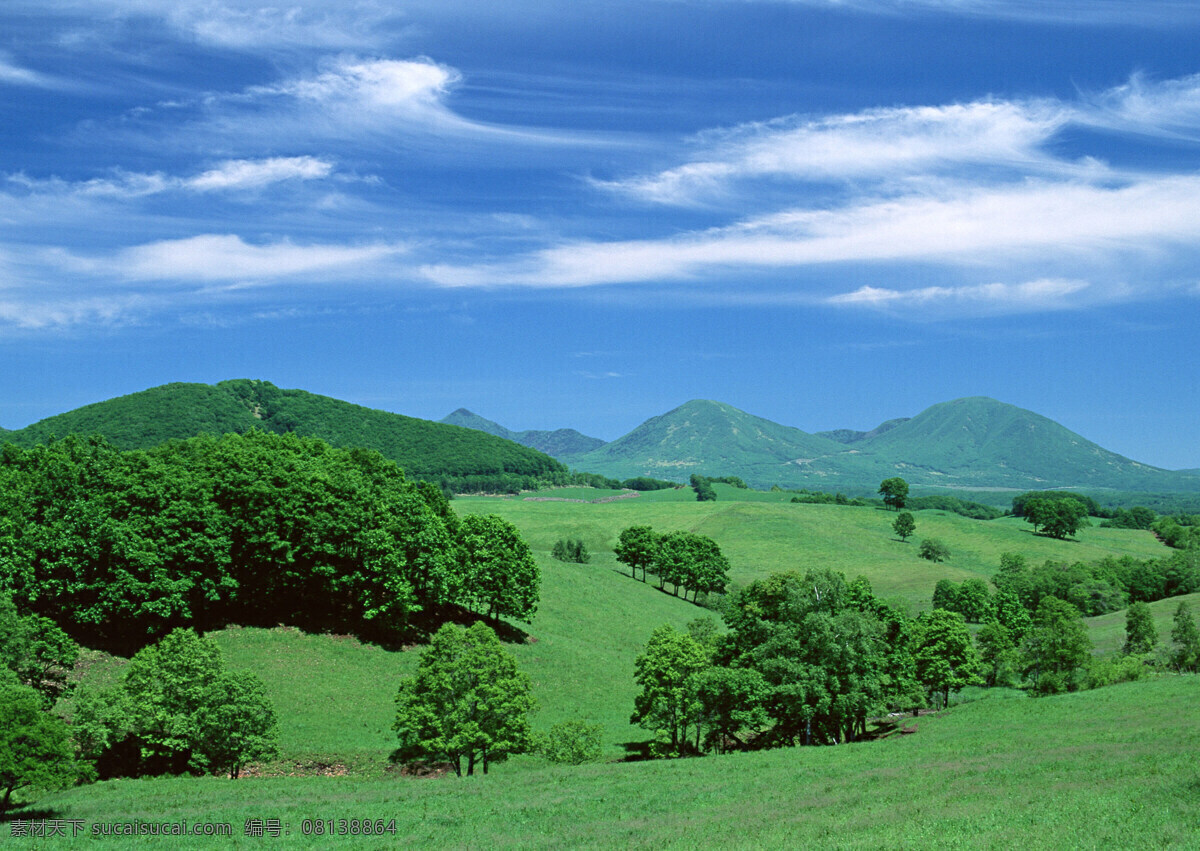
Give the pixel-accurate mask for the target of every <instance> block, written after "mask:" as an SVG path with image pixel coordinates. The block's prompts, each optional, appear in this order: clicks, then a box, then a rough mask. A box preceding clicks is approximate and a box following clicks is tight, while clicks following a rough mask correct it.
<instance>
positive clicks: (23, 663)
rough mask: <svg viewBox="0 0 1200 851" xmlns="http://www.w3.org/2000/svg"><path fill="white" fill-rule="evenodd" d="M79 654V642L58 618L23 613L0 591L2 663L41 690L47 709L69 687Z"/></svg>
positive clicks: (22, 681)
mask: <svg viewBox="0 0 1200 851" xmlns="http://www.w3.org/2000/svg"><path fill="white" fill-rule="evenodd" d="M78 658H79V646H78V645H77V644H76V643H75V642H74V641H72V640H71V639H70V637H69V636H68V635H67V634H66V633H65V632H63V631H62V630H61V629H59V628H58V626H57V625H56V624H55V623H54V621H52V620H50V619H49V618H44V617H40V616H38V615H25V616H22V615H19V614H18V613H17V608H16V606H15V605H13V602H12V599H11V598H10V597H8V596H7V595H0V667H6V668H8V669H9V670H10V671H12V672H13V673H14V674H16V676H17V680H18V681H19V682H20V683H21V684H22V685H26V686H29V687H30V688H32V689H34V690H35V691H37V692H38V693H40V694H41V695H42V700H43V702H44V703H45V705H46V708H47V709H49V708H50V707H51V706H53V705H54V702H55V701H56V700H58V698H59V697H60V696H61V695H62V694H63V693H64V692H65V691H66V690H67V674H68V673H69V672H70V671H71V669H72V668H74V666H75V660H76V659H78Z"/></svg>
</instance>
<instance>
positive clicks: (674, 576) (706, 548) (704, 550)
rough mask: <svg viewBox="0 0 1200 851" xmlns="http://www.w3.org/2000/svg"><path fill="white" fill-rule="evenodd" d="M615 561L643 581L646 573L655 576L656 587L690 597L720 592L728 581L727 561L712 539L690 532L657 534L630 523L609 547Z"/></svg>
mask: <svg viewBox="0 0 1200 851" xmlns="http://www.w3.org/2000/svg"><path fill="white" fill-rule="evenodd" d="M613 551H614V552H615V553H616V555H617V561H620V562H622V563H623V564H625V565H628V567H629V570H630V575H631V576H632V577H633V578H634V579H637V578H638V575H637V574H638V571H639V570H641V572H642V575H641V580H642V581H643V582H645V581H646V574H647V573H652V574H654V575H655V576H657V577H658V587H659V588H660V589H662V590H666V586H667V585H668V584H669V585H670V586H671V593H673V594H674V595H675V596H679V594H680V592H681V591H682V592H683V598H684V599H685V600H686V599H687V594H688V592H689V591H691V592H692V600H693V601H695V600H697V599H698V595H699V594H721V593H724V591H725V586H726V585H727V584H728V582H729V560H728V559H726V558H725V556H724V555H723V554H722V553H721V548H720V547H719V546H717V543H716V541H714V540H713V539H712V538H709V537H708V536H707V535H698V534H696V533H694V532H684V531H676V532H667V533H666V534H662V535H660V534H657V533H656V532H655V531H654V530H653V529H652V528H650V527H649V526H630V527H628V528H627V529H624V530H623V531H622V532H621V534H620V537H619V538H618V539H617V546H616V547H615V548H614V550H613Z"/></svg>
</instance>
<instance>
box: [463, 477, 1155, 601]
mask: <svg viewBox="0 0 1200 851" xmlns="http://www.w3.org/2000/svg"><path fill="white" fill-rule="evenodd" d="M717 488H718V499H717V500H716V501H715V502H696V501H695V499H694V497H693V496H691V494H692V491H691V490H690V489H686V488H685V489H684V490H681V491H675V490H667V491H655V492H652V493H644V494H642V495H640V496H638V497H635V498H631V499H624V500H618V501H616V502H611V503H604V504H599V505H584V504H579V503H563V502H528V501H523V500H515V499H497V498H487V497H479V498H461V499H458V500H455V503H454V504H455V506H456V510H458V511H459V512H460V513H466V512H480V513H483V512H486V513H495V514H499V515H501V516H503V517H505V518H506V519H508V520H509V521H511V522H513V523H515V524H516V525H517V526H518V527H519V528H520V529H521V532H522V534H523V535H524V536H525V539H526V540H527V541H529V543H530V546H532V547H533V548H534V549H535V550H544V551H547V552H548V551H549V550H550V548H551V547H553V546H554V542H555V541H556V540H558V539H559V538H562V537H572V538H582V539H583V541H584V543H585V544H587V547H588V550H589V551H590V552H591V553H593V561H594V562H597V563H604V562H603V559H605V558H607V559H610V560H611V559H612V555H611V553H612V548H613V546H614V545H615V544H616V541H617V536H618V535H619V534H620V533H621V530H622V529H624V528H626V527H628V526H632V525H635V524H648V525H650V526H653V527H654V528H655V529H656V530H657V531H660V532H666V531H671V530H674V529H687V530H689V531H693V532H699V533H701V534H705V535H709V536H710V537H712V538H713V539H714V540H716V541H717V543H718V544H720V546H721V549H722V551H723V552H724V553H725V554H726V555H727V556H728V557H729V560H730V562H731V565H732V571H731V576H732V579H733V580H734V581H735V582H740V583H746V582H750V581H752V580H754V579H759V578H762V577H765V576H767V575H769V574H771V573H774V572H776V571H780V570H800V571H804V570H807V569H810V568H818V567H829V568H832V569H834V570H839V571H841V572H843V573H844V574H846V576H847V578H850V579H852V578H854V577H856V576H859V575H862V576H866V577H867V578H868V579H869V580H870V581H871V584H872V586H874V588H875V590H876V592H877V593H879V594H880V595H882V596H884V597H899V598H902V599H904V600H906V601H907V602H908V603H909V604H910V605H911V606H912V607H914V608H915V609H923V608H927V607H928V606H929V602H930V599H931V597H932V594H933V587H934V585H935V584H936V583H937V580H939V579H943V578H946V579H952V580H954V581H956V582H961V581H962V580H964V579H968V578H971V577H984V578H987V577H990V576H991V575H992V573H994V572H995V570H996V568H997V567H998V566H999V564H1000V554H1001V553H1003V552H1016V553H1021V554H1023V555H1025V557H1026V558H1027V559H1028V561H1029V562H1030V563H1033V564H1040V563H1041V562H1043V561H1046V560H1047V559H1052V560H1055V561H1070V562H1074V561H1092V560H1099V559H1101V558H1103V557H1104V556H1106V555H1112V556H1116V557H1120V556H1123V555H1131V556H1134V557H1136V558H1149V557H1157V556H1165V555H1168V554H1169V553H1170V551H1169V550H1168V549H1167V548H1166V547H1164V546H1163V545H1162V544H1160V543H1159V542H1158V541H1157V540H1156V539H1155V538H1154V536H1153V535H1152V534H1151V533H1150V532H1143V531H1136V530H1129V529H1103V528H1100V527H1098V526H1095V527H1092V528H1088V529H1084V530H1082V531H1081V532H1080V533H1079V538H1078V540H1068V541H1058V540H1054V539H1052V538H1046V537H1043V536H1040V535H1034V534H1033V532H1032V527H1030V525H1029V524H1028V523H1026V522H1024V521H1023V520H1020V519H1018V518H1013V517H1003V518H999V519H997V520H987V521H984V520H972V519H970V518H967V517H962V516H961V515H957V514H952V513H949V512H945V511H920V512H916V522H917V531H916V534H915V535H914V536H913V537H912V538H910V539H909V540H908V541H907V542H902V541H900V540H899V539H897V538H896V536H895V533H894V532H893V531H892V523H893V522H894V521H895V518H896V514H895V512H891V511H884V510H881V509H878V508H873V507H867V508H864V507H855V506H841V505H811V504H793V503H789V502H787V501H786V500H787V499H790V498H791V497H790V495H788V494H779V493H771V492H763V491H741V490H737V489H735V488H732V487H729V486H728V485H718V486H717ZM680 495H687V498H685V499H681V498H680ZM734 495H736V496H737V499H736V500H735V499H734ZM749 496H753V497H754V499H753V500H751V499H742V497H749ZM780 498H786V499H780ZM922 538H940V539H942V540H943V541H944V542H945V543H946V544H947V546H949V548H950V553H951V556H950V559H949V561H947V562H945V563H942V564H934V563H932V562H929V561H926V560H925V559H922V558H920V557H919V556H918V555H917V547H918V544H919V542H920V540H921V539H922ZM609 563H612V564H614V565H615V562H612V561H610V562H609Z"/></svg>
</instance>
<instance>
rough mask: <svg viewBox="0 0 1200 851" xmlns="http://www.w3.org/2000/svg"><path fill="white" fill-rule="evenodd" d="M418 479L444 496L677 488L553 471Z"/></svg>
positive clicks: (647, 480)
mask: <svg viewBox="0 0 1200 851" xmlns="http://www.w3.org/2000/svg"><path fill="white" fill-rule="evenodd" d="M416 478H418V479H422V480H425V481H429V482H432V483H434V484H437V485H438V486H439V487H440V488H441V489H442V491H443V492H444V493H447V494H456V493H461V494H468V493H485V494H493V493H506V494H517V493H522V492H524V491H536V490H544V489H547V488H559V487H588V488H597V489H601V490H635V491H656V490H667V489H669V488H677V487H680V485H679V483H678V482H668V481H664V480H663V479H652V478H650V477H648V476H635V477H633V478H629V479H610V478H608V477H607V476H601V475H599V474H597V473H579V472H565V471H556V472H551V473H540V474H538V475H516V474H513V473H497V474H487V475H483V474H476V475H469V476H427V475H418V476H416Z"/></svg>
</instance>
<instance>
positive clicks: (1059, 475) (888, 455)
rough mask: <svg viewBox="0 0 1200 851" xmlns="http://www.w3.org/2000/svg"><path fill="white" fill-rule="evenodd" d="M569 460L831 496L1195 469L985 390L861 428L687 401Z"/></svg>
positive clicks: (1198, 483) (1041, 484) (1181, 484)
mask: <svg viewBox="0 0 1200 851" xmlns="http://www.w3.org/2000/svg"><path fill="white" fill-rule="evenodd" d="M571 463H572V465H573V466H576V467H578V468H580V469H584V470H588V471H590V472H596V473H602V474H604V475H608V476H615V477H625V476H636V475H650V476H657V477H660V478H673V479H676V480H683V479H686V478H687V477H688V476H690V475H691V474H692V473H700V474H702V475H708V476H724V475H736V476H741V477H742V478H743V479H745V480H746V481H747V482H749V483H750V484H751V485H754V486H758V487H769V486H771V485H775V484H778V485H781V486H783V487H789V488H795V487H805V488H819V489H822V490H829V491H833V490H847V491H864V490H865V491H873V490H874V489H875V488H876V487H877V486H878V484H879V482H880V481H882V480H883V479H885V478H888V477H891V476H902V477H904V478H905V479H906V480H907V481H908V482H909V483H910V484H913V485H918V486H924V487H925V488H942V489H952V490H960V491H961V490H972V489H979V490H988V489H1005V490H1012V491H1023V490H1039V489H1045V488H1092V489H1104V490H1119V491H1143V492H1160V493H1161V492H1179V491H1200V476H1196V475H1191V474H1189V473H1187V472H1184V471H1181V472H1174V471H1170V470H1163V469H1160V468H1157V467H1152V466H1150V465H1147V464H1141V463H1138V462H1137V461H1132V460H1130V459H1128V458H1125V457H1123V456H1121V455H1117V454H1116V453H1114V452H1109V451H1108V450H1106V449H1103V448H1102V447H1100V446H1097V445H1096V444H1095V443H1092V442H1091V441H1089V440H1086V439H1085V438H1083V437H1080V436H1079V435H1077V434H1075V433H1074V432H1072V431H1070V430H1068V429H1066V428H1065V427H1063V426H1061V425H1059V424H1058V423H1056V422H1054V421H1053V420H1050V419H1047V418H1046V417H1043V416H1041V415H1039V414H1035V413H1033V412H1032V411H1027V410H1024V409H1022V408H1018V407H1016V406H1014V405H1007V404H1004V403H1003V402H997V401H996V400H994V399H988V398H984V397H972V398H967V399H956V400H954V401H951V402H943V403H941V404H938V405H934V406H933V407H931V408H928V409H927V410H925V411H923V412H921V413H920V414H918V415H917V416H915V417H913V418H911V419H905V418H899V419H893V420H888V421H887V422H885V423H883V424H882V425H880V426H878V427H877V428H875V429H873V430H872V431H869V432H861V431H854V430H852V429H839V430H836V431H831V432H822V433H820V434H808V433H807V432H803V431H801V430H799V429H796V428H791V427H789V426H784V425H780V424H779V423H774V422H771V421H770V420H765V419H762V418H761V417H756V416H753V415H751V414H748V413H746V412H745V411H740V410H738V409H737V408H734V407H733V406H731V405H726V404H722V403H720V402H710V401H692V402H688V403H687V404H685V405H682V406H680V407H678V408H676V409H675V410H673V411H670V412H668V413H666V414H663V415H661V416H658V417H653V418H651V419H649V420H647V421H646V422H644V423H642V425H640V426H638V427H637V428H636V429H634V430H633V431H631V432H630V433H629V434H627V435H625V436H624V437H621V438H618V439H617V440H614V441H612V442H611V443H607V444H605V445H603V446H601V447H600V448H599V449H596V450H593V451H592V452H589V453H587V454H585V455H581V456H578V457H575V458H572V459H571Z"/></svg>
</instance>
